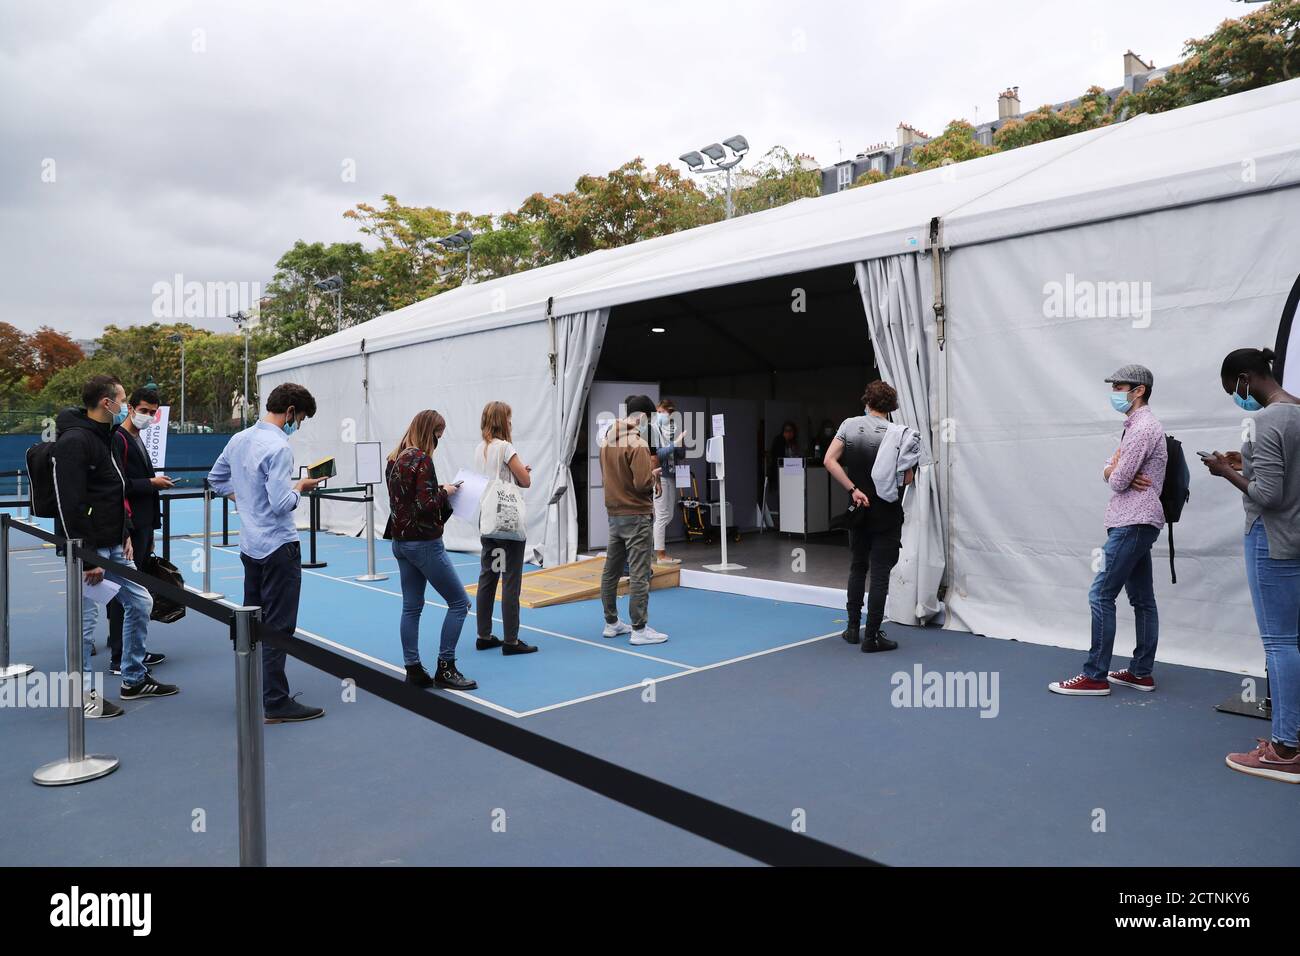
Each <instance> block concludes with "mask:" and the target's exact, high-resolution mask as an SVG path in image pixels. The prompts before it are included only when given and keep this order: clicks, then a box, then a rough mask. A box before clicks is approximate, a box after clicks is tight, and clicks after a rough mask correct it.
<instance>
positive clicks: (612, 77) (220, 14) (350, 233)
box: [0, 0, 1250, 338]
mask: <svg viewBox="0 0 1300 956" xmlns="http://www.w3.org/2000/svg"><path fill="white" fill-rule="evenodd" d="M1248 9H1250V7H1248V6H1246V5H1243V4H1240V3H1232V2H1229V0H1143V2H1134V0H1089V2H1088V3H1087V4H1074V3H1066V2H1060V0H924V2H920V0H913V2H878V0H859V2H855V3H845V2H842V0H841V2H828V3H816V2H807V0H802V2H800V3H798V4H794V3H790V2H789V0H782V2H768V0H761V2H760V0H746V2H743V3H742V2H736V3H728V2H719V0H699V2H696V3H677V2H668V0H660V2H658V3H654V4H635V5H633V4H615V3H612V2H609V0H605V2H594V3H579V2H575V0H557V2H554V3H537V2H530V3H494V2H491V0H474V2H463V0H461V2H447V3H443V2H436V3H435V2H425V3H414V2H410V3H407V2H399V0H371V2H368V3H355V2H348V3H339V2H328V0H316V2H311V3H308V2H289V0H286V2H277V3H257V2H237V0H222V2H220V3H217V2H209V3H185V2H178V0H165V2H146V0H137V2H85V3H71V2H61V0H41V2H39V3H36V2H14V0H10V2H8V3H7V4H6V5H5V6H4V7H3V8H2V9H0V137H2V138H3V139H2V143H3V147H2V148H0V319H2V320H4V321H8V322H11V323H13V324H15V325H17V326H19V327H20V328H24V329H29V330H30V329H34V328H36V327H37V326H39V325H51V326H54V327H55V328H58V329H61V330H64V331H67V332H69V333H71V334H72V335H73V336H74V337H78V338H91V337H94V336H96V335H98V334H99V332H100V331H101V330H102V328H103V327H104V326H105V325H106V324H109V323H117V324H119V325H123V324H136V323H141V322H150V321H155V318H154V315H153V313H152V308H153V306H154V303H155V292H154V287H155V284H156V283H159V282H171V281H172V279H173V277H174V276H175V275H176V274H180V275H181V276H182V277H183V279H184V280H185V281H194V282H203V283H207V282H221V283H225V282H242V283H248V284H249V285H248V288H252V287H253V285H254V284H256V283H265V282H267V281H268V280H269V279H270V277H271V275H272V272H273V267H274V263H275V260H276V259H277V258H278V257H279V255H280V254H281V253H282V252H283V251H284V250H285V249H287V248H288V247H289V246H290V245H292V244H293V242H294V241H295V240H297V239H304V240H308V241H315V240H322V241H327V242H328V241H340V240H344V241H347V240H355V239H357V238H359V236H358V235H357V233H356V230H355V227H354V226H353V224H352V223H351V222H350V221H348V220H345V219H343V218H342V214H343V212H344V211H345V210H347V209H349V208H351V207H352V206H353V205H355V204H356V203H358V202H371V203H377V202H378V200H379V197H380V196H381V195H382V194H384V193H393V194H395V195H396V196H397V197H398V199H399V200H400V201H402V202H403V203H406V204H410V205H432V206H437V207H440V208H447V209H453V210H462V209H464V210H470V211H473V212H502V211H505V210H508V209H513V208H516V207H517V206H518V205H519V203H520V202H521V201H522V200H523V199H524V198H525V197H526V196H528V195H530V194H531V193H533V192H536V191H538V190H540V191H543V192H546V193H552V192H558V191H566V190H568V189H570V188H572V185H573V182H574V180H575V179H576V178H577V176H578V175H580V174H581V173H584V172H591V173H603V172H606V171H608V170H609V169H612V168H613V167H615V166H617V165H619V164H620V163H622V162H624V161H626V160H628V159H630V158H632V157H633V156H638V155H640V156H643V157H644V158H645V159H646V161H647V162H648V163H650V164H652V165H653V164H654V163H658V162H676V157H677V156H678V155H679V154H680V153H682V152H684V151H685V150H687V149H692V148H696V147H699V146H701V145H704V144H706V143H709V142H713V141H715V140H719V139H722V138H725V137H727V136H730V135H731V134H733V133H737V132H739V133H743V134H744V135H745V136H746V137H748V139H749V141H750V144H751V146H752V147H753V154H754V155H757V154H760V153H762V152H764V151H766V150H767V149H768V148H770V147H771V146H773V145H776V144H781V145H784V146H787V147H789V148H790V149H792V150H796V151H803V152H808V153H811V154H812V155H813V156H815V157H816V158H817V160H818V161H819V162H820V163H822V164H823V165H827V164H830V163H833V162H835V161H836V159H838V158H840V157H841V156H852V155H854V154H855V153H857V152H860V151H861V150H862V149H863V148H864V147H866V146H867V145H869V144H871V143H875V142H880V141H884V140H893V139H894V129H895V127H896V125H897V124H898V122H899V121H900V120H902V121H906V122H909V123H911V124H912V125H913V126H916V127H918V128H920V129H921V130H924V131H925V132H927V133H931V134H935V133H938V132H940V131H941V130H942V128H943V126H944V124H945V123H946V122H947V121H948V120H950V119H952V118H954V117H958V116H962V117H966V118H968V119H971V120H975V121H983V120H987V119H991V118H993V117H994V116H995V115H996V110H997V94H998V93H999V91H1001V90H1002V89H1004V88H1005V87H1007V86H1013V85H1016V86H1019V87H1020V92H1021V99H1022V103H1023V105H1024V106H1025V108H1030V107H1033V106H1035V105H1038V104H1041V103H1044V102H1054V101H1059V100H1063V99H1067V98H1069V97H1072V96H1075V95H1077V94H1078V93H1080V92H1082V91H1083V90H1084V89H1086V88H1087V87H1088V86H1089V85H1091V84H1097V85H1100V86H1103V87H1112V86H1116V85H1119V83H1120V82H1121V79H1122V62H1121V61H1122V56H1123V53H1124V51H1125V50H1126V49H1129V48H1131V49H1133V50H1134V51H1135V52H1137V53H1139V54H1141V55H1142V56H1144V57H1145V58H1147V59H1148V60H1151V59H1154V60H1155V62H1156V63H1157V65H1168V64H1170V63H1172V62H1175V61H1176V60H1177V59H1178V57H1179V54H1180V51H1181V49H1182V45H1183V42H1184V41H1185V40H1186V39H1187V38H1189V37H1193V36H1202V35H1204V34H1205V33H1207V32H1209V31H1210V30H1211V29H1213V27H1214V26H1215V25H1216V24H1217V23H1218V22H1219V21H1221V20H1223V19H1225V18H1227V17H1233V16H1240V15H1241V14H1243V13H1244V12H1246V11H1247V10H1248ZM977 108H978V113H977V112H976V110H977ZM51 161H52V162H51ZM346 163H352V164H354V166H355V181H346V180H345V177H344V172H345V164H346ZM50 180H52V181H50ZM195 324H199V325H206V326H208V327H211V328H217V329H222V330H226V331H229V330H231V326H230V325H229V323H227V322H226V321H225V320H224V319H220V318H211V319H204V320H197V321H196V322H195Z"/></svg>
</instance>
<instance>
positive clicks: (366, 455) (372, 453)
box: [356, 441, 384, 485]
mask: <svg viewBox="0 0 1300 956" xmlns="http://www.w3.org/2000/svg"><path fill="white" fill-rule="evenodd" d="M356 455H357V484H359V485H382V484H383V483H384V450H383V447H382V446H381V445H380V443H379V442H377V441H359V442H357V443H356Z"/></svg>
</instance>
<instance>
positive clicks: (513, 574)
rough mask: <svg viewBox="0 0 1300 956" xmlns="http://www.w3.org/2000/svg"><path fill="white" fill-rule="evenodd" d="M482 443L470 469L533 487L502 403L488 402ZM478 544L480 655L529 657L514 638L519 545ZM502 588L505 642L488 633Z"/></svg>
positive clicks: (521, 545) (521, 551) (530, 646)
mask: <svg viewBox="0 0 1300 956" xmlns="http://www.w3.org/2000/svg"><path fill="white" fill-rule="evenodd" d="M479 425H480V428H481V430H482V433H483V440H482V441H481V442H479V443H478V445H477V446H475V448H474V469H475V470H476V471H477V472H478V473H479V474H481V475H486V476H487V477H488V478H489V479H500V480H501V481H506V482H511V483H513V484H515V485H518V486H519V487H520V488H527V487H529V486H530V485H531V484H532V483H533V479H532V474H531V472H532V467H531V466H529V465H525V464H524V463H523V461H522V460H521V459H520V457H519V453H518V452H517V451H515V446H514V444H513V443H512V433H511V419H510V406H509V405H507V404H506V403H505V402H488V403H487V404H486V405H484V406H483V416H482V419H481V420H480V423H479ZM479 541H480V543H481V544H482V552H481V559H480V561H481V563H480V570H479V575H478V594H477V595H476V603H475V608H474V613H475V616H476V617H477V619H478V640H477V641H475V642H474V646H475V647H476V648H477V649H478V650H480V651H487V650H491V649H492V648H494V647H499V648H501V653H502V654H504V655H507V656H508V655H511V654H531V653H533V652H534V651H536V650H537V645H535V644H525V643H524V642H523V641H521V640H520V639H519V589H520V586H521V584H522V579H523V574H524V542H523V541H509V540H506V539H505V538H488V537H481V538H480V539H479ZM498 583H500V585H501V621H502V625H503V628H502V629H503V632H504V634H505V639H504V640H502V639H501V638H499V637H496V636H495V635H493V633H492V611H493V609H494V606H495V604H496V594H497V585H498Z"/></svg>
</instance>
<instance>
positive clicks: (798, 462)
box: [781, 458, 803, 474]
mask: <svg viewBox="0 0 1300 956" xmlns="http://www.w3.org/2000/svg"><path fill="white" fill-rule="evenodd" d="M781 470H782V471H784V472H787V473H789V474H798V473H799V472H801V471H803V459H802V458H782V459H781Z"/></svg>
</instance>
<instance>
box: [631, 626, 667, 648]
mask: <svg viewBox="0 0 1300 956" xmlns="http://www.w3.org/2000/svg"><path fill="white" fill-rule="evenodd" d="M666 640H668V635H667V634H660V633H659V632H658V631H656V630H655V629H654V628H653V627H651V626H650V625H649V624H647V625H646V626H645V627H643V628H641V629H640V630H634V631H632V637H631V639H630V640H628V643H629V644H662V643H663V642H664V641H666Z"/></svg>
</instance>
